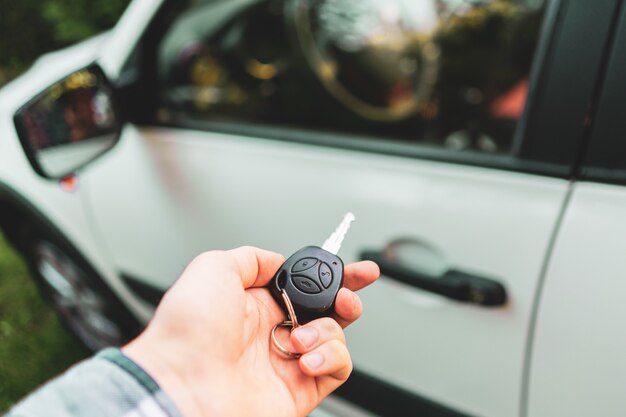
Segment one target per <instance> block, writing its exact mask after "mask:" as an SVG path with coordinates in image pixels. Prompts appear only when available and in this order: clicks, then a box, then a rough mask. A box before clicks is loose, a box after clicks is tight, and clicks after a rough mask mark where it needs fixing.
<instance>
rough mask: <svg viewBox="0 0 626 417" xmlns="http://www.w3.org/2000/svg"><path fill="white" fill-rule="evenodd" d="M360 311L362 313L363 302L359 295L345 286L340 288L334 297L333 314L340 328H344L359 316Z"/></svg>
mask: <svg viewBox="0 0 626 417" xmlns="http://www.w3.org/2000/svg"><path fill="white" fill-rule="evenodd" d="M361 313H363V304H362V303H361V299H360V298H359V296H358V295H356V294H355V293H354V292H352V291H350V290H349V289H347V288H342V289H340V290H339V292H338V293H337V298H336V299H335V314H334V315H333V318H334V319H335V320H337V323H339V325H340V326H341V327H342V328H346V327H348V326H349V325H350V324H351V323H352V322H354V321H356V320H357V319H358V318H359V317H361Z"/></svg>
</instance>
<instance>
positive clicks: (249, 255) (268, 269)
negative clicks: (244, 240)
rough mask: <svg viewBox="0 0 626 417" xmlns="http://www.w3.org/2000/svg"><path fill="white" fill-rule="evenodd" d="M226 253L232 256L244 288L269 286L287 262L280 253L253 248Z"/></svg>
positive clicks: (245, 247) (242, 248)
mask: <svg viewBox="0 0 626 417" xmlns="http://www.w3.org/2000/svg"><path fill="white" fill-rule="evenodd" d="M226 253H227V254H228V255H230V256H231V259H232V261H233V262H234V267H235V268H237V270H238V272H239V275H240V276H241V282H242V283H243V286H244V288H250V287H263V286H265V285H267V283H268V282H269V281H270V280H271V279H272V277H273V276H274V274H275V273H276V271H277V270H278V268H279V267H280V266H281V265H282V264H283V262H285V258H284V257H283V256H282V255H281V254H279V253H276V252H271V251H267V250H264V249H259V248H255V247H252V246H242V247H240V248H237V249H232V250H229V251H227V252H226Z"/></svg>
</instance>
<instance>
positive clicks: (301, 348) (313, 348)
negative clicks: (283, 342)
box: [291, 317, 352, 381]
mask: <svg viewBox="0 0 626 417" xmlns="http://www.w3.org/2000/svg"><path fill="white" fill-rule="evenodd" d="M291 343H292V344H293V347H294V348H295V350H296V351H297V352H299V353H302V357H300V359H299V365H300V369H301V370H302V372H304V373H305V374H307V375H309V376H314V377H318V376H330V377H332V378H334V379H335V380H338V381H344V380H346V379H347V378H348V376H349V375H350V372H352V361H351V359H350V354H349V353H348V348H347V347H346V339H345V335H344V334H343V331H342V330H341V327H339V325H338V324H337V322H336V321H335V320H333V319H331V318H328V317H325V318H321V319H318V320H314V321H312V322H310V323H308V324H306V325H304V326H301V327H298V328H297V329H295V330H294V331H293V332H291Z"/></svg>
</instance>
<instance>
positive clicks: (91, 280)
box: [28, 238, 139, 351]
mask: <svg viewBox="0 0 626 417" xmlns="http://www.w3.org/2000/svg"><path fill="white" fill-rule="evenodd" d="M29 246H30V248H29V250H28V252H29V253H28V262H29V264H30V265H29V266H30V268H31V270H32V273H33V275H34V276H35V278H36V280H37V282H38V284H39V286H40V289H41V290H42V292H43V293H44V296H45V297H46V298H47V299H48V300H49V301H50V302H51V303H52V305H53V306H54V308H55V309H56V310H57V312H58V313H59V314H60V316H61V319H62V321H63V322H64V324H65V325H66V326H67V327H69V329H70V330H71V331H72V333H74V335H75V336H76V337H77V338H78V339H79V340H80V341H81V342H82V343H83V344H84V345H85V346H87V347H88V348H89V349H91V350H92V351H97V350H100V349H102V348H104V347H106V346H120V345H122V344H124V343H125V342H126V341H127V340H129V339H130V338H131V337H132V336H134V335H135V334H136V333H137V331H138V330H139V324H138V322H137V320H135V319H134V317H132V316H131V315H130V313H129V312H128V310H127V309H126V308H125V307H124V306H123V305H122V303H121V302H120V301H119V300H118V299H117V297H115V295H114V294H113V292H112V291H111V290H110V289H108V287H106V285H104V284H103V283H102V281H101V280H100V279H99V278H98V277H97V276H96V275H95V273H94V272H93V271H91V268H89V267H86V266H85V264H84V263H83V262H81V261H80V260H78V259H77V257H75V256H72V255H71V254H70V253H69V252H70V251H67V250H63V249H61V248H62V247H63V245H59V244H55V243H53V242H52V241H51V240H49V239H45V238H35V239H31V240H30V245H29Z"/></svg>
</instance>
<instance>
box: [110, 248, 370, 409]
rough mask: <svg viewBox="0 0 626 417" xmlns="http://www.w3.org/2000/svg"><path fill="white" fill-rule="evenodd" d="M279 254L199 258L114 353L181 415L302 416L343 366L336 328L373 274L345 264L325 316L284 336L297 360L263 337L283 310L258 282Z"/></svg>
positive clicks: (351, 315) (353, 315) (345, 372)
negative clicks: (147, 321) (133, 364)
mask: <svg viewBox="0 0 626 417" xmlns="http://www.w3.org/2000/svg"><path fill="white" fill-rule="evenodd" d="M283 262H284V258H283V257H282V256H281V255H279V254H277V253H273V252H268V251H265V250H261V249H257V248H252V247H242V248H238V249H234V250H230V251H225V252H219V251H213V252H206V253H204V254H202V255H200V256H198V257H197V258H196V259H194V260H193V261H192V262H191V264H189V266H188V267H187V268H186V269H185V271H184V272H183V274H182V275H181V277H180V278H179V279H178V281H176V283H175V284H174V285H173V286H172V288H171V289H170V290H169V291H168V292H167V293H166V294H165V296H164V298H163V300H162V301H161V303H160V305H159V307H158V308H157V311H156V313H155V316H154V318H153V320H152V321H151V322H150V324H149V325H148V327H147V328H146V330H145V331H144V332H143V333H142V334H141V335H139V337H137V339H135V340H133V341H132V342H131V343H130V344H128V345H127V346H125V347H124V348H123V349H122V350H123V352H124V353H125V354H126V355H127V356H129V357H130V358H131V359H133V360H134V361H135V362H137V363H138V364H139V365H141V366H142V367H143V368H144V369H145V370H146V371H147V372H148V373H149V374H150V375H151V376H152V377H153V378H154V379H155V380H156V381H157V383H159V385H160V386H161V387H162V388H163V389H164V390H165V392H166V393H167V394H168V395H169V396H170V397H171V398H172V399H173V401H174V402H175V403H176V405H177V406H178V407H179V409H180V410H181V412H182V413H183V414H184V415H185V416H186V417H195V416H207V417H220V416H228V417H233V416H259V417H263V416H268V417H282V416H284V417H294V416H305V415H307V414H308V413H309V412H310V411H311V410H313V409H314V408H315V407H316V406H317V405H318V404H319V403H320V402H321V401H322V399H324V398H325V397H326V396H327V395H328V394H329V393H330V392H332V391H333V390H335V389H336V388H337V387H339V386H340V385H341V384H342V383H343V382H345V380H346V379H347V378H348V376H349V375H350V372H351V371H352V362H351V360H350V354H349V353H348V349H347V347H346V344H345V337H344V334H343V330H342V327H345V326H347V325H348V324H350V323H351V322H353V321H354V320H356V319H357V318H358V317H359V316H360V315H361V312H362V306H361V301H360V300H359V297H358V296H357V295H356V294H355V293H354V292H353V290H354V291H356V290H358V289H361V288H363V287H365V286H366V285H369V284H370V283H372V282H373V281H374V280H376V278H377V277H378V275H379V269H378V267H377V266H376V264H374V263H373V262H369V261H365V262H358V263H355V264H351V265H347V266H346V267H345V272H344V288H342V289H341V290H340V291H339V293H338V294H337V300H336V303H335V311H336V314H335V317H334V319H332V318H328V317H326V318H321V319H317V320H314V321H311V322H309V323H307V324H306V325H304V326H301V327H299V328H297V329H296V330H294V331H293V332H291V335H290V338H289V339H287V337H286V336H285V340H290V341H291V344H292V348H293V350H294V351H296V352H299V353H302V357H301V358H300V359H298V360H296V359H290V358H287V357H285V356H284V355H283V354H281V353H280V352H278V351H277V349H275V347H274V346H273V345H272V344H271V342H270V330H271V329H272V327H273V326H274V325H275V324H276V323H279V322H281V321H283V320H284V319H285V313H284V312H283V311H282V309H281V308H280V307H279V306H278V304H277V303H276V302H275V301H274V299H273V298H272V296H271V295H270V293H269V291H268V290H267V289H266V288H264V287H265V286H266V285H267V283H268V282H269V281H270V280H271V279H272V277H273V276H274V274H275V272H276V271H277V270H278V268H279V267H280V265H282V263H283ZM285 333H286V331H285Z"/></svg>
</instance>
